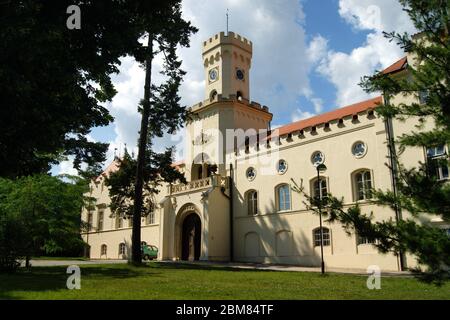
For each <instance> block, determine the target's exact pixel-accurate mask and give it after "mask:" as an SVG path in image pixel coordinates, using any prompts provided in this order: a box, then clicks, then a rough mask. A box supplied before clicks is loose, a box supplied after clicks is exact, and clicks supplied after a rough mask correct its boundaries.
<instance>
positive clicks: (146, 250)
mask: <svg viewBox="0 0 450 320" xmlns="http://www.w3.org/2000/svg"><path fill="white" fill-rule="evenodd" d="M141 250H142V258H143V259H144V260H153V259H156V258H157V257H158V247H156V246H154V245H151V244H142V246H141Z"/></svg>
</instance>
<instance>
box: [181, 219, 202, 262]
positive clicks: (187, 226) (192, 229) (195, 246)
mask: <svg viewBox="0 0 450 320" xmlns="http://www.w3.org/2000/svg"><path fill="white" fill-rule="evenodd" d="M201 232H202V223H201V221H200V217H199V216H198V215H197V214H196V213H195V212H192V213H190V214H188V215H187V216H186V217H185V218H184V220H183V226H182V231H181V260H188V261H194V260H199V258H200V250H201Z"/></svg>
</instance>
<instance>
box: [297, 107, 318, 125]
mask: <svg viewBox="0 0 450 320" xmlns="http://www.w3.org/2000/svg"><path fill="white" fill-rule="evenodd" d="M314 116H315V114H314V113H311V112H309V111H302V110H301V109H299V108H297V109H296V110H295V111H294V113H292V117H291V118H292V122H295V121H299V120H303V119H308V118H311V117H314Z"/></svg>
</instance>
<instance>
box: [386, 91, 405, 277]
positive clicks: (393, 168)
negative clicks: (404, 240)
mask: <svg viewBox="0 0 450 320" xmlns="http://www.w3.org/2000/svg"><path fill="white" fill-rule="evenodd" d="M383 99H384V104H385V105H386V104H389V97H388V96H387V94H386V92H383ZM384 125H385V129H386V138H387V140H388V152H389V163H390V168H389V171H390V174H391V183H392V192H393V193H394V196H395V197H397V194H398V193H397V181H398V174H397V172H398V168H397V162H396V159H395V155H396V154H397V153H396V150H395V142H394V130H393V125H392V118H391V117H386V118H385V120H384ZM394 211H395V221H396V222H399V221H400V220H402V210H401V208H399V207H398V205H397V204H395V205H394ZM398 256H399V263H400V271H404V270H405V268H406V257H405V254H404V253H403V251H402V250H400V251H399V253H398Z"/></svg>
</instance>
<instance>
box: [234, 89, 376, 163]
mask: <svg viewBox="0 0 450 320" xmlns="http://www.w3.org/2000/svg"><path fill="white" fill-rule="evenodd" d="M380 102H381V98H380V97H377V98H374V99H371V100H368V101H364V102H362V103H360V104H355V105H351V106H348V107H344V108H340V109H336V110H334V111H331V112H328V113H325V114H322V115H318V116H315V117H312V118H309V119H305V120H301V121H297V122H294V123H291V124H289V125H286V126H282V127H279V128H275V129H273V130H267V131H265V130H262V131H261V130H259V131H255V132H253V134H252V132H246V136H245V137H241V139H239V140H238V141H240V143H238V145H237V149H236V155H237V156H238V157H248V156H252V155H256V156H258V154H264V153H268V152H269V153H270V152H274V151H275V150H277V149H279V148H283V147H286V146H289V145H297V144H301V143H309V142H314V141H316V140H317V141H318V140H321V139H323V138H326V137H328V136H330V137H331V136H335V135H339V134H342V133H344V132H348V131H352V130H358V129H360V128H364V127H370V126H374V125H375V120H377V119H379V117H378V116H377V115H376V113H375V108H376V107H377V105H378V104H379V103H380Z"/></svg>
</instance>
